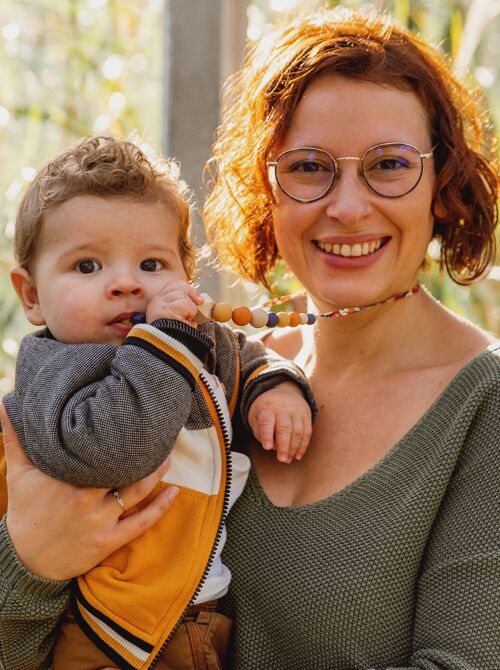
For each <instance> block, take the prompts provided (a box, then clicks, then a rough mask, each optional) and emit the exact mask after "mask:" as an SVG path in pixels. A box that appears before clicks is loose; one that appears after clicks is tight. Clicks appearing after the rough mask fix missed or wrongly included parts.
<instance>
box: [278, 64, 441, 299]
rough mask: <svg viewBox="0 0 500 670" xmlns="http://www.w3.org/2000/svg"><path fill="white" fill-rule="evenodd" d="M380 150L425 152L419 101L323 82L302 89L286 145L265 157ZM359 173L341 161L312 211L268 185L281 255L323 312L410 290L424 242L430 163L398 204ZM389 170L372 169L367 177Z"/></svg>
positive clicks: (354, 83) (342, 81)
mask: <svg viewBox="0 0 500 670" xmlns="http://www.w3.org/2000/svg"><path fill="white" fill-rule="evenodd" d="M384 142H399V143H405V144H411V145H413V146H415V147H417V149H418V150H419V152H420V153H427V152H430V151H431V149H432V147H431V139H430V133H429V129H428V123H427V119H426V115H425V111H424V108H423V107H422V105H421V103H420V102H419V100H418V98H417V97H416V95H415V94H414V93H413V92H409V91H401V90H399V89H396V88H390V87H386V86H382V85H380V84H374V83H371V82H368V81H360V80H353V79H348V78H346V77H342V76H339V75H323V76H321V77H319V78H318V79H316V80H314V81H313V82H312V83H311V84H310V85H309V86H308V87H307V89H306V90H305V92H304V95H303V96H302V99H301V100H300V102H299V104H298V106H297V108H296V110H295V112H294V115H293V117H292V121H291V125H290V128H289V130H288V132H287V134H286V136H285V138H284V140H283V142H282V143H281V144H280V146H279V147H277V148H276V150H275V151H273V154H272V155H271V156H270V157H269V158H270V160H274V159H275V158H276V157H277V156H278V155H279V154H281V153H282V152H284V151H287V150H289V149H294V148H298V147H317V148H318V149H323V150H326V151H327V152H328V153H330V154H331V155H332V156H333V157H335V158H338V157H348V156H350V157H353V156H358V157H362V156H363V155H364V153H365V152H366V150H367V149H369V148H370V147H373V146H375V145H378V144H381V143H384ZM360 166H361V164H360V161H355V160H346V161H340V162H339V163H338V167H339V168H340V172H339V174H338V175H337V177H336V179H335V183H334V185H333V187H332V188H331V189H330V191H329V192H328V193H327V194H326V195H325V196H324V197H323V198H321V199H319V200H316V201H315V202H308V203H302V202H297V201H295V200H293V199H291V198H290V197H288V196H287V195H285V194H284V193H283V192H282V191H281V190H280V188H279V187H278V186H277V185H274V186H273V193H274V197H275V205H274V209H273V222H274V232H275V236H276V242H277V245H278V249H279V252H280V254H281V256H282V258H283V259H284V260H285V261H286V262H287V264H288V265H289V267H290V269H291V270H292V272H293V273H294V274H295V275H296V277H297V278H298V279H299V280H300V281H301V282H302V284H303V285H304V286H305V288H306V289H307V290H308V292H309V294H310V296H311V298H312V300H313V302H314V303H315V307H316V309H318V310H320V311H328V310H329V309H332V308H333V307H332V305H333V306H337V305H339V306H347V305H358V304H369V303H371V302H376V301H377V300H381V299H383V298H385V297H387V296H389V295H391V294H392V293H397V292H399V291H404V290H406V289H409V288H410V287H411V286H413V285H414V284H415V281H416V277H417V272H418V270H419V268H420V266H421V263H422V260H423V259H424V257H425V254H426V250H427V246H428V243H429V241H430V239H431V235H432V227H433V217H432V214H431V204H432V195H433V187H434V180H435V176H434V164H433V159H432V158H425V159H423V174H422V177H421V179H420V182H419V183H418V185H417V186H416V187H415V188H414V189H413V190H412V191H411V192H410V193H407V194H406V195H404V196H402V197H398V198H387V197H383V196H381V195H378V194H377V193H375V192H374V191H372V190H371V189H370V188H369V187H368V185H367V184H366V182H365V181H364V179H363V177H362V175H361V167H360ZM394 166H397V164H396V163H394V162H389V163H384V164H378V163H377V165H376V166H375V167H374V168H373V169H374V170H378V169H382V170H385V169H386V167H389V169H392V168H394ZM292 168H293V170H296V169H297V168H296V167H295V165H293V166H291V168H290V169H292ZM313 168H314V166H313ZM303 169H305V170H306V171H307V170H310V169H311V166H309V165H307V166H305V168H303V167H300V168H299V170H303ZM374 174H376V172H374ZM382 177H383V178H384V179H385V178H386V176H385V175H382ZM377 178H378V177H377ZM389 179H390V177H389ZM389 188H391V186H390V185H389Z"/></svg>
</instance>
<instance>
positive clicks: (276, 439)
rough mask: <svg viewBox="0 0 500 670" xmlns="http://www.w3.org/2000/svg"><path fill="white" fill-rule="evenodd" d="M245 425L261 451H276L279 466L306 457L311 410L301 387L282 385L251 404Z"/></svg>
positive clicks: (263, 394)
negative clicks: (280, 463)
mask: <svg viewBox="0 0 500 670" xmlns="http://www.w3.org/2000/svg"><path fill="white" fill-rule="evenodd" d="M248 423H249V424H250V427H251V429H252V431H253V434H254V436H255V438H256V439H257V440H258V441H259V442H260V443H261V444H262V446H263V448H264V449H275V450H276V452H277V458H278V460H279V461H281V462H282V463H291V462H292V460H293V459H294V458H295V459H297V460H298V461H300V459H301V458H302V456H303V455H304V454H305V451H306V449H307V447H308V445H309V440H310V438H311V431H312V420H311V409H310V407H309V405H308V404H307V402H306V400H305V398H304V396H303V394H302V391H301V390H300V387H299V386H297V384H294V383H293V382H283V383H282V384H279V385H278V386H276V387H275V388H273V389H271V390H270V391H265V392H264V393H262V394H261V395H260V396H259V397H258V398H256V399H255V400H254V402H253V403H252V405H251V407H250V410H249V412H248Z"/></svg>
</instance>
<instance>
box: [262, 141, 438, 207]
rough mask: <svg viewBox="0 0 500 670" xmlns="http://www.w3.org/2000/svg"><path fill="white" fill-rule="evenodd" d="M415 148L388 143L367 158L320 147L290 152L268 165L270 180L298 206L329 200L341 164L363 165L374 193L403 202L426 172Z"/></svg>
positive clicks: (373, 151) (374, 149) (377, 146)
mask: <svg viewBox="0 0 500 670" xmlns="http://www.w3.org/2000/svg"><path fill="white" fill-rule="evenodd" d="M435 148H436V147H435V146H434V147H432V149H431V150H430V151H429V153H426V154H422V153H420V151H419V150H418V149H417V148H416V147H414V146H413V145H412V144H401V142H384V143H383V144H377V145H376V146H374V147H371V148H370V149H368V150H367V151H365V153H364V155H363V156H362V157H361V158H359V157H358V156H342V157H340V158H334V157H333V156H332V155H331V154H329V153H328V151H325V150H324V149H317V148H316V147H300V148H298V149H288V151H284V152H283V153H282V154H280V155H279V156H278V157H277V158H276V160H275V161H268V162H267V168H268V175H269V179H270V180H273V179H274V181H275V182H276V183H277V184H278V186H279V187H280V189H281V190H282V191H283V193H285V194H286V195H287V196H288V197H290V198H292V199H293V200H297V201H298V202H314V201H315V200H319V199H320V198H322V197H323V196H325V195H326V194H327V193H328V192H329V191H330V189H331V188H332V186H333V185H334V183H335V179H336V178H337V176H338V175H339V174H340V168H339V165H338V164H339V163H340V162H341V161H359V162H360V164H361V165H360V167H361V175H362V176H363V179H364V180H365V182H366V184H367V185H368V186H369V188H371V190H372V191H374V192H375V193H378V195H382V196H383V197H384V198H401V197H402V196H403V195H406V194H407V193H410V191H413V189H414V188H415V187H416V186H417V184H418V182H419V181H420V179H421V177H422V173H423V171H424V158H431V157H432V155H433V153H434V149H435Z"/></svg>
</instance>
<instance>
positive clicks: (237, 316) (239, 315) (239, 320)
mask: <svg viewBox="0 0 500 670" xmlns="http://www.w3.org/2000/svg"><path fill="white" fill-rule="evenodd" d="M231 318H232V319H233V322H234V323H235V324H236V325H237V326H246V325H247V324H249V323H250V321H251V320H252V312H251V310H250V309H249V308H248V307H245V305H240V306H239V307H235V308H234V309H233V315H232V317H231Z"/></svg>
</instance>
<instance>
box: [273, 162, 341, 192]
mask: <svg viewBox="0 0 500 670" xmlns="http://www.w3.org/2000/svg"><path fill="white" fill-rule="evenodd" d="M334 179H335V163H334V162H333V160H332V157H331V156H330V155H329V154H327V153H326V152H325V151H321V149H291V150H290V151H286V152H285V153H284V154H282V155H281V156H280V157H279V158H278V161H277V165H276V180H277V182H278V184H279V185H280V187H281V189H282V190H283V191H284V192H285V193H286V194H287V195H288V196H290V197H291V198H295V199H297V200H301V201H304V202H310V201H312V200H317V199H318V198H321V197H322V196H323V195H325V193H326V192H327V191H328V189H329V188H330V187H331V185H332V184H333V180H334Z"/></svg>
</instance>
